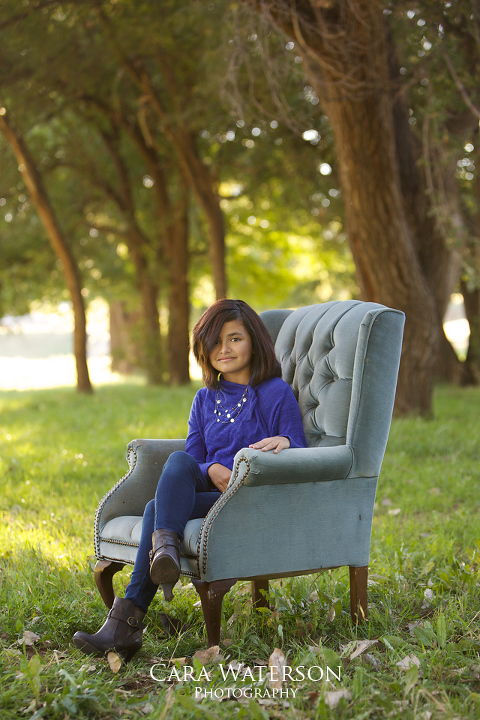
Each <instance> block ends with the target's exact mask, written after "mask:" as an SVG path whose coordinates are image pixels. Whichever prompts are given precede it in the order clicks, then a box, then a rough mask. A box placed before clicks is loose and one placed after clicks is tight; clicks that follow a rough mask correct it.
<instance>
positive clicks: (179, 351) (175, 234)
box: [168, 205, 190, 385]
mask: <svg viewBox="0 0 480 720" xmlns="http://www.w3.org/2000/svg"><path fill="white" fill-rule="evenodd" d="M170 232H171V235H172V244H171V251H170V258H169V268H168V270H169V296H168V309H169V317H168V367H169V375H170V382H171V384H172V385H184V384H186V383H188V382H190V369H189V340H188V333H189V317H190V303H189V290H188V208H187V206H186V205H185V206H184V207H183V212H181V213H180V216H179V217H178V218H177V219H176V222H175V224H174V226H172V227H171V228H170Z"/></svg>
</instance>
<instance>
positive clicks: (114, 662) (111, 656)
mask: <svg viewBox="0 0 480 720" xmlns="http://www.w3.org/2000/svg"><path fill="white" fill-rule="evenodd" d="M107 660H108V664H109V665H110V670H111V671H112V672H113V673H118V671H119V670H120V668H121V667H122V658H121V657H120V655H117V653H114V652H109V653H108V655H107Z"/></svg>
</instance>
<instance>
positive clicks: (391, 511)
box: [388, 508, 402, 515]
mask: <svg viewBox="0 0 480 720" xmlns="http://www.w3.org/2000/svg"><path fill="white" fill-rule="evenodd" d="M401 512H402V509H401V508H394V509H393V510H389V511H388V514H389V515H400V513H401Z"/></svg>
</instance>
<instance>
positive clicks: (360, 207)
mask: <svg viewBox="0 0 480 720" xmlns="http://www.w3.org/2000/svg"><path fill="white" fill-rule="evenodd" d="M266 6H268V8H269V9H270V11H271V14H272V16H273V18H274V21H275V22H276V23H277V24H278V25H279V26H280V27H282V28H283V29H284V30H285V31H286V32H287V33H288V34H290V35H291V37H293V38H294V40H295V42H296V44H297V45H298V47H299V51H300V54H301V55H302V57H303V60H304V65H305V70H306V73H307V75H308V77H309V79H310V82H311V84H312V85H313V87H314V88H315V90H316V92H317V94H318V97H319V98H321V103H322V109H323V110H324V111H325V114H326V115H327V116H328V118H329V120H330V123H331V126H332V129H333V132H334V136H335V144H336V151H337V161H338V167H339V174H340V180H341V187H342V195H343V199H344V204H345V214H346V222H347V232H348V237H349V243H350V248H351V250H352V254H353V258H354V262H355V266H356V269H357V279H358V283H359V286H360V288H361V293H362V297H363V298H364V299H368V300H373V301H375V302H379V303H383V304H385V305H389V306H391V307H395V308H399V309H401V310H403V311H404V312H405V313H406V326H405V336H404V344H403V351H402V362H401V366H400V375H399V382H398V389H397V400H396V410H397V412H400V413H408V412H418V413H420V414H424V415H428V414H430V412H431V405H432V392H433V374H434V373H433V369H434V363H435V360H436V357H437V352H438V344H439V337H440V325H441V323H440V315H439V312H438V309H437V302H436V300H435V298H434V293H433V292H432V286H434V285H435V281H431V282H430V278H427V277H426V274H425V272H424V268H423V267H422V265H423V264H424V263H422V260H421V258H420V252H419V251H420V249H423V248H424V247H425V245H424V242H425V240H426V241H427V242H429V241H431V239H432V237H433V235H432V231H431V229H429V230H428V236H427V238H425V237H424V232H425V229H426V227H427V226H428V222H427V218H426V212H427V210H426V209H425V208H421V207H420V206H419V204H418V203H415V202H414V200H413V198H414V193H415V189H414V187H413V184H412V177H415V178H416V182H417V184H418V193H420V194H421V193H423V189H424V186H423V184H422V182H421V180H420V178H418V174H417V173H416V166H415V163H414V160H413V157H412V156H408V157H405V158H402V156H401V147H399V145H397V135H396V131H397V132H398V129H397V128H396V126H395V115H396V112H398V107H395V96H394V90H395V89H396V88H395V86H394V85H393V83H392V80H391V76H390V68H391V60H392V58H391V48H390V47H389V44H388V39H387V32H386V25H385V19H384V16H383V12H382V5H381V4H380V3H379V2H377V1H376V0H373V1H372V0H352V2H348V3H343V2H342V3H340V2H328V3H323V2H322V3H316V2H315V3H314V2H313V1H309V0H297V1H296V2H293V3H286V2H283V1H279V0H270V2H267V3H266ZM263 7H265V4H264V5H263ZM394 108H395V112H394ZM397 124H398V123H397ZM402 130H404V127H403V126H402ZM407 162H409V163H410V164H411V167H410V170H409V173H410V177H408V173H407V175H404V173H405V172H406V166H407ZM405 181H407V182H408V183H410V185H411V188H410V193H411V199H410V200H406V199H405V198H404V196H403V192H404V189H405ZM422 202H423V200H422ZM435 242H436V241H435ZM425 260H426V261H428V252H425ZM444 270H445V263H444V262H442V263H441V264H440V266H439V268H438V271H436V272H435V273H434V275H435V276H437V277H438V276H440V275H441V274H442V273H443V272H444ZM441 291H442V295H444V294H445V291H444V288H443V286H442V288H441Z"/></svg>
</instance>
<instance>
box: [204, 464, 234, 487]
mask: <svg viewBox="0 0 480 720" xmlns="http://www.w3.org/2000/svg"><path fill="white" fill-rule="evenodd" d="M231 474H232V471H231V470H229V469H228V468H227V467H225V465H222V464H221V463H213V465H210V467H209V468H208V476H209V478H210V480H211V481H212V482H213V484H214V485H215V487H216V488H217V490H220V492H224V491H225V490H226V489H227V485H228V481H229V480H230V475H231Z"/></svg>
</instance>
